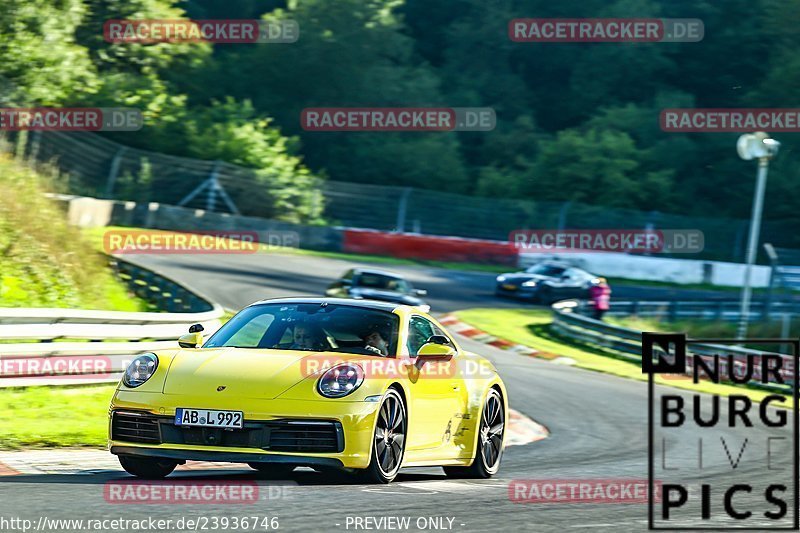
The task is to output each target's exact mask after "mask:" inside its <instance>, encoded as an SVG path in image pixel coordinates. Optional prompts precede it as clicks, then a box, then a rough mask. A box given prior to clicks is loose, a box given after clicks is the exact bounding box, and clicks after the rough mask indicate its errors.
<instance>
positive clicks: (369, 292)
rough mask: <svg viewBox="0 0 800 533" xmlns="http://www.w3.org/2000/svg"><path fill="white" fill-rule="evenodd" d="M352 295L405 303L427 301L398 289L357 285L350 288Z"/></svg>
mask: <svg viewBox="0 0 800 533" xmlns="http://www.w3.org/2000/svg"><path fill="white" fill-rule="evenodd" d="M350 296H354V297H360V298H366V299H368V300H381V301H383V302H395V303H399V304H404V305H422V304H424V303H425V302H423V301H422V300H420V299H419V298H417V297H415V296H411V295H410V294H403V293H402V292H397V291H386V290H380V289H366V288H360V287H355V288H353V289H350Z"/></svg>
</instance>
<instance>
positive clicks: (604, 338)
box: [552, 300, 794, 390]
mask: <svg viewBox="0 0 800 533" xmlns="http://www.w3.org/2000/svg"><path fill="white" fill-rule="evenodd" d="M630 303H631V302H619V303H616V304H615V305H614V306H612V309H614V311H615V313H614V314H622V312H621V309H624V308H625V307H626V304H630ZM643 303H644V302H638V304H640V305H641V304H643ZM664 303H670V302H648V304H653V305H658V304H664ZM684 303H686V302H684ZM552 309H553V323H552V325H553V329H554V330H555V331H556V333H558V334H559V335H561V336H563V337H566V338H569V339H572V340H573V341H577V342H579V343H582V344H587V345H590V346H598V347H601V348H603V349H605V350H609V351H611V352H613V353H614V354H615V355H618V356H620V357H622V358H625V359H628V360H631V361H636V362H641V360H642V332H641V331H636V330H633V329H629V328H624V327H621V326H614V325H611V324H606V323H605V322H602V321H600V320H595V319H593V318H590V317H588V316H584V315H582V314H581V311H582V310H583V309H584V303H583V302H580V301H578V300H564V301H561V302H556V303H555V304H553V306H552ZM639 316H643V315H641V314H639ZM721 351H724V353H725V354H730V355H731V356H732V357H733V361H734V365H742V364H745V362H746V360H747V357H748V355H749V356H757V357H760V356H762V355H765V354H769V355H776V356H780V357H781V358H782V359H783V369H782V371H781V375H782V376H783V378H784V381H785V382H786V384H787V385H789V384H792V383H793V381H794V379H793V378H794V358H793V357H791V356H788V355H786V354H781V353H777V352H765V351H762V350H751V349H748V348H742V347H740V346H734V345H716V344H700V343H693V344H692V352H693V353H696V354H698V355H700V356H703V357H704V358H705V356H709V357H710V356H712V355H714V354H719V353H720V352H721ZM774 388H776V389H780V390H785V389H786V385H777V384H776V385H774Z"/></svg>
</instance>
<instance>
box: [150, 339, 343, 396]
mask: <svg viewBox="0 0 800 533" xmlns="http://www.w3.org/2000/svg"><path fill="white" fill-rule="evenodd" d="M331 355H332V356H333V355H335V356H338V357H340V358H341V357H342V356H343V355H344V354H331ZM319 356H320V353H319V352H308V351H295V350H266V349H250V348H208V349H200V350H181V351H180V352H178V353H177V354H176V355H175V357H174V358H173V359H172V363H171V364H170V366H169V370H168V371H167V376H166V379H165V381H164V388H163V390H162V392H163V393H164V394H192V395H203V394H216V391H217V388H218V387H225V390H226V391H227V392H228V393H229V394H236V395H239V396H240V397H242V398H259V399H272V398H276V397H277V396H279V395H280V394H281V393H282V392H284V391H286V390H287V389H289V388H290V387H292V386H294V385H295V384H297V383H299V382H300V381H302V380H303V379H305V378H306V377H308V376H309V375H311V374H313V373H315V372H316V371H317V370H318V369H319V366H315V365H314V364H310V363H306V364H304V362H306V361H307V360H308V359H312V360H313V359H314V357H317V358H318V357H319ZM344 358H346V357H344Z"/></svg>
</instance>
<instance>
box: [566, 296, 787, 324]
mask: <svg viewBox="0 0 800 533" xmlns="http://www.w3.org/2000/svg"><path fill="white" fill-rule="evenodd" d="M583 305H584V304H583V303H581V306H583ZM740 305H741V304H740V303H739V302H738V301H736V300H697V301H679V300H668V301H667V300H665V301H637V300H634V301H617V302H614V303H613V304H612V306H611V309H610V310H609V314H611V315H614V316H630V315H636V316H639V317H643V318H655V319H658V320H669V321H675V320H680V319H682V318H697V319H702V320H720V321H737V320H739V314H740ZM767 305H769V313H770V316H772V315H778V316H779V315H784V314H789V315H800V302H795V301H790V302H770V303H769V304H766V303H765V302H763V301H756V302H751V303H750V318H751V319H753V320H755V319H758V318H761V317H763V316H764V313H766V311H767ZM582 310H583V309H582V308H581V311H582Z"/></svg>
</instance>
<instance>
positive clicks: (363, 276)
mask: <svg viewBox="0 0 800 533" xmlns="http://www.w3.org/2000/svg"><path fill="white" fill-rule="evenodd" d="M427 293H428V292H427V291H425V290H422V289H415V288H414V287H413V286H412V285H411V283H409V282H408V280H406V279H405V278H403V277H402V276H400V275H399V274H395V273H393V272H387V271H385V270H374V269H366V268H351V269H350V270H348V271H347V272H345V273H344V275H343V276H342V277H341V278H339V279H338V280H336V281H335V282H333V283H332V284H331V285H330V286H328V289H327V290H326V291H325V294H326V295H327V296H332V297H335V298H363V299H367V300H380V301H383V302H393V303H398V304H403V305H413V306H416V307H419V308H420V309H422V310H423V311H425V312H426V313H427V312H428V311H430V306H429V305H428V304H426V303H425V302H424V301H423V300H422V299H421V298H420V296H425V295H426V294H427Z"/></svg>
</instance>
